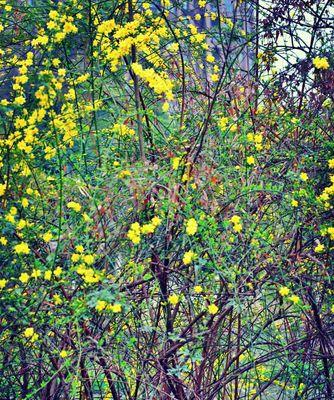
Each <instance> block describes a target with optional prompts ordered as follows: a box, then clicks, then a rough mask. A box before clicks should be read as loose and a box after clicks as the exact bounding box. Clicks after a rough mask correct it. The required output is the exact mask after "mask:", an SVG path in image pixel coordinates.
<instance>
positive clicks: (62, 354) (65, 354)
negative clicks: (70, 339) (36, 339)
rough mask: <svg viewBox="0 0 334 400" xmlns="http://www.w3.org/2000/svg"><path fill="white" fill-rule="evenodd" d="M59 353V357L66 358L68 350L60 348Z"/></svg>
mask: <svg viewBox="0 0 334 400" xmlns="http://www.w3.org/2000/svg"><path fill="white" fill-rule="evenodd" d="M59 355H60V357H61V358H66V357H67V355H68V352H67V351H66V350H62V351H61V352H60V353H59Z"/></svg>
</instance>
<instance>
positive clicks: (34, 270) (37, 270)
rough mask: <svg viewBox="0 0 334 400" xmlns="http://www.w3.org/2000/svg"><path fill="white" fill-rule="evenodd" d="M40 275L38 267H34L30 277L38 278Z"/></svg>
mask: <svg viewBox="0 0 334 400" xmlns="http://www.w3.org/2000/svg"><path fill="white" fill-rule="evenodd" d="M40 276H41V271H40V270H39V269H36V268H34V269H33V270H32V273H31V277H32V278H35V279H37V278H39V277H40Z"/></svg>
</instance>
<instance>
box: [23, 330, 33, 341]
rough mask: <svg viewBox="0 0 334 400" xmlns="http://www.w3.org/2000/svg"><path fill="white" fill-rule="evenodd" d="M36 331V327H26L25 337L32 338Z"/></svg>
mask: <svg viewBox="0 0 334 400" xmlns="http://www.w3.org/2000/svg"><path fill="white" fill-rule="evenodd" d="M34 333H35V331H34V328H26V329H25V330H24V332H23V335H24V337H26V338H28V339H29V338H31V337H32V336H34Z"/></svg>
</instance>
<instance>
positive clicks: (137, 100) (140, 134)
mask: <svg viewBox="0 0 334 400" xmlns="http://www.w3.org/2000/svg"><path fill="white" fill-rule="evenodd" d="M128 8H129V20H130V21H133V6H132V0H129V1H128ZM136 60H137V53H136V46H135V45H132V47H131V61H132V62H133V63H135V62H136ZM133 85H134V89H135V107H136V120H137V129H138V140H139V154H140V158H141V159H142V160H143V161H144V160H145V150H144V136H143V124H142V121H141V117H140V93H139V84H138V76H137V75H136V74H135V73H134V74H133Z"/></svg>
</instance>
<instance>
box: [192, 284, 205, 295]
mask: <svg viewBox="0 0 334 400" xmlns="http://www.w3.org/2000/svg"><path fill="white" fill-rule="evenodd" d="M194 292H195V293H197V294H199V293H202V292H203V288H202V286H199V285H196V286H194Z"/></svg>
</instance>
